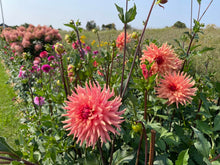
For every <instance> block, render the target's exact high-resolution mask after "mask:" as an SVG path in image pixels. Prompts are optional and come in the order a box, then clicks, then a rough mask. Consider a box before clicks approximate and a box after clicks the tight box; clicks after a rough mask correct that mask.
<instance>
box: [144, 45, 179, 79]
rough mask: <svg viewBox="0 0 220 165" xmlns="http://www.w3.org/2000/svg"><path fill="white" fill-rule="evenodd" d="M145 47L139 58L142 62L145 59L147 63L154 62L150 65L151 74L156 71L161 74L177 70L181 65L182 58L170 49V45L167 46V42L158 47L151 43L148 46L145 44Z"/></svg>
mask: <svg viewBox="0 0 220 165" xmlns="http://www.w3.org/2000/svg"><path fill="white" fill-rule="evenodd" d="M146 48H147V50H143V53H144V54H143V55H142V57H141V58H140V60H141V63H142V64H143V63H144V62H145V60H147V61H148V62H149V63H152V62H154V64H153V65H152V67H151V70H152V74H156V73H158V74H160V75H163V74H166V73H168V72H171V71H174V70H178V69H179V68H180V67H181V65H182V60H180V59H179V58H178V57H177V55H176V54H175V53H174V50H173V49H171V46H168V45H167V43H165V44H163V45H162V46H161V47H160V48H158V47H157V46H156V45H155V44H153V43H151V44H150V45H149V46H146Z"/></svg>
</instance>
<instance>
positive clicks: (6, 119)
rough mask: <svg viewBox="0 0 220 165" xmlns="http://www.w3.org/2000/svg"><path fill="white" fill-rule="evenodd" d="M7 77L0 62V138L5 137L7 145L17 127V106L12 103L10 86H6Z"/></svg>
mask: <svg viewBox="0 0 220 165" xmlns="http://www.w3.org/2000/svg"><path fill="white" fill-rule="evenodd" d="M8 78H9V76H8V75H7V74H6V72H5V68H4V67H3V65H2V63H1V62H0V136H3V137H6V138H7V141H8V142H9V144H12V145H13V143H14V140H15V139H16V138H17V137H16V134H17V132H18V127H19V117H18V106H17V107H16V105H15V104H14V101H12V99H13V97H15V93H14V90H13V88H12V87H11V86H10V84H6V82H7V81H8Z"/></svg>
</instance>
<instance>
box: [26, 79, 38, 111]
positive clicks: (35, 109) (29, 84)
mask: <svg viewBox="0 0 220 165" xmlns="http://www.w3.org/2000/svg"><path fill="white" fill-rule="evenodd" d="M28 86H29V90H30V94H31V101H32V104H33V106H34V111H35V113H36V115H37V107H36V105H35V103H34V94H33V91H32V89H31V82H30V79H28Z"/></svg>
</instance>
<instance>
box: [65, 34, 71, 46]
mask: <svg viewBox="0 0 220 165" xmlns="http://www.w3.org/2000/svg"><path fill="white" fill-rule="evenodd" d="M64 39H65V41H66V42H67V43H68V44H70V43H71V41H70V36H69V35H68V34H66V35H65V38H64Z"/></svg>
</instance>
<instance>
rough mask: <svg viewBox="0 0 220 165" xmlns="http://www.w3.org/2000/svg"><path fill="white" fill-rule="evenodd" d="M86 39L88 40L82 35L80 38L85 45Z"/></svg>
mask: <svg viewBox="0 0 220 165" xmlns="http://www.w3.org/2000/svg"><path fill="white" fill-rule="evenodd" d="M85 39H86V36H84V35H82V36H81V37H80V41H81V42H82V43H83V44H84V43H85Z"/></svg>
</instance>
